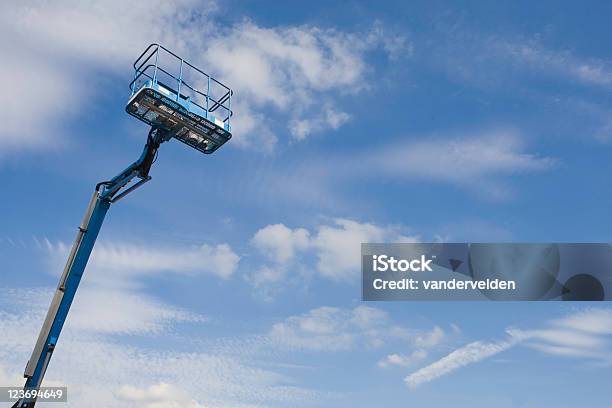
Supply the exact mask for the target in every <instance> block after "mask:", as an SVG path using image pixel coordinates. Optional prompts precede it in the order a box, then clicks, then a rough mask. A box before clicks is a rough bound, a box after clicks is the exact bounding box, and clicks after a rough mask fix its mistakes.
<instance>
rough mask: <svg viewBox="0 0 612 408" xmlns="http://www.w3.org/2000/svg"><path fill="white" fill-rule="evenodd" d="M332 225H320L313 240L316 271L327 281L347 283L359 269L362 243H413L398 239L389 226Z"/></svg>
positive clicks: (343, 222) (344, 221) (395, 230)
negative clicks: (345, 281) (344, 281)
mask: <svg viewBox="0 0 612 408" xmlns="http://www.w3.org/2000/svg"><path fill="white" fill-rule="evenodd" d="M333 221H334V222H333V224H332V225H321V226H320V227H319V228H318V230H317V234H316V235H315V236H314V237H313V241H312V245H313V246H314V247H315V248H316V250H317V258H318V263H317V269H318V271H319V273H320V274H321V275H323V276H325V277H327V278H331V279H335V280H347V279H350V278H352V277H354V276H356V274H357V273H358V272H359V271H360V268H361V243H365V242H416V241H418V238H416V237H406V236H402V235H401V233H400V231H399V229H398V228H397V227H393V226H378V225H375V224H371V223H360V222H357V221H353V220H349V219H343V218H336V219H334V220H333Z"/></svg>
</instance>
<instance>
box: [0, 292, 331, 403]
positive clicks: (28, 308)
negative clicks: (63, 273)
mask: <svg viewBox="0 0 612 408" xmlns="http://www.w3.org/2000/svg"><path fill="white" fill-rule="evenodd" d="M43 292H44V291H43V290H41V289H37V290H34V291H32V290H31V289H12V290H7V289H0V331H2V333H3V336H2V337H0V361H1V362H2V363H1V364H0V385H2V386H15V385H16V384H21V383H22V381H23V379H22V378H20V376H19V375H11V373H20V372H22V369H23V364H24V363H25V361H26V360H27V358H28V357H29V355H30V352H31V350H32V346H33V341H34V340H35V338H36V334H37V331H38V329H39V328H40V324H41V322H42V319H43V317H44V313H45V311H46V306H48V303H47V302H45V300H47V299H46V297H45V296H44V293H43ZM49 293H52V289H51V288H49ZM80 295H84V296H77V302H78V300H79V299H82V298H84V297H86V295H87V296H88V295H91V293H87V294H86V293H80ZM94 300H95V301H100V302H102V305H103V307H109V305H110V307H111V309H112V308H113V307H114V306H113V303H114V302H115V301H117V299H116V298H109V299H100V298H97V299H92V301H94ZM82 306H83V304H77V303H75V305H74V307H73V311H72V313H71V317H70V319H69V320H68V322H67V325H66V327H65V328H64V331H63V333H62V339H61V347H58V349H57V350H56V351H55V352H54V357H53V362H52V364H51V366H50V369H49V371H48V373H47V376H46V379H45V381H46V383H47V384H61V385H67V386H68V388H69V389H70V390H71V396H70V400H69V402H68V406H71V407H72V406H74V407H77V406H87V405H88V404H89V403H91V401H96V404H95V405H96V406H97V407H115V406H126V407H130V408H136V407H146V408H162V407H163V408H166V407H174V406H176V407H179V406H181V407H183V406H187V407H191V408H196V407H198V408H199V407H201V406H205V407H210V408H214V407H235V408H254V407H261V406H285V405H287V404H289V405H292V406H310V405H311V404H312V402H313V401H315V400H316V401H320V400H321V399H322V398H323V399H324V398H325V397H324V396H323V395H320V394H319V393H318V392H317V391H314V390H311V389H308V388H305V387H300V386H298V385H292V384H291V383H292V379H291V378H290V377H288V376H287V375H285V374H282V373H280V372H278V371H275V370H272V369H270V368H262V367H264V366H266V367H269V366H270V364H269V362H261V361H259V360H256V359H254V353H253V352H251V354H250V355H249V356H248V358H246V357H241V356H240V355H239V354H237V353H236V348H235V344H234V343H232V342H231V339H216V340H215V341H214V343H215V344H216V346H217V348H216V349H215V352H214V353H213V352H207V351H202V348H201V347H196V346H194V345H193V341H194V339H193V338H192V336H193V332H192V331H190V332H189V334H186V333H185V332H183V331H182V330H181V324H180V323H181V322H180V321H172V322H171V325H170V324H169V325H168V327H166V328H165V329H164V330H162V331H159V332H156V333H151V331H149V330H144V331H143V330H140V329H141V328H142V327H141V326H139V323H138V322H135V321H132V322H130V328H127V327H120V329H121V330H117V327H116V326H113V325H114V324H115V322H114V321H115V320H116V319H118V318H119V320H121V319H122V318H121V314H122V313H125V312H128V313H129V310H114V309H113V310H111V312H118V313H112V314H111V313H109V314H95V315H88V316H87V318H88V319H89V320H91V321H93V320H95V321H96V322H93V323H91V324H85V325H84V324H81V323H79V321H78V320H79V319H78V318H79V315H81V316H82V315H83V313H86V311H85V310H84V308H83V307H82ZM126 306H129V307H131V306H135V305H134V304H128V305H126ZM146 306H147V305H145V307H146ZM166 306H167V305H166ZM83 317H85V316H83ZM123 324H128V322H127V321H123V322H120V325H123ZM170 328H172V330H168V329H170ZM133 333H138V334H139V335H141V336H146V337H145V338H147V337H148V338H149V339H150V338H151V335H152V334H155V335H156V336H158V337H157V339H159V336H162V338H163V339H164V341H163V344H164V346H163V347H159V346H158V345H157V341H155V342H151V343H147V345H143V343H140V344H139V345H134V343H133V342H128V341H124V339H125V338H124V337H120V336H122V335H125V334H133ZM110 335H112V336H110ZM183 336H184V337H183ZM173 342H178V343H179V344H181V346H180V347H172V346H171V345H172V344H173ZM224 342H227V346H225V347H222V343H224ZM251 347H252V345H251ZM179 349H180V350H179ZM181 350H182V351H181ZM84 356H86V358H87V364H83V358H84ZM194 373H196V374H197V375H194ZM202 378H205V379H206V381H202ZM58 380H61V381H58Z"/></svg>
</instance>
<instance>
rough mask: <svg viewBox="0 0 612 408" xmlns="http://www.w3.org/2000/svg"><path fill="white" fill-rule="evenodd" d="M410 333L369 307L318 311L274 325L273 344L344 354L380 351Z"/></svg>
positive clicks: (383, 312)
mask: <svg viewBox="0 0 612 408" xmlns="http://www.w3.org/2000/svg"><path fill="white" fill-rule="evenodd" d="M411 334H412V331H409V330H407V329H405V328H402V327H400V326H396V325H394V324H393V323H392V322H391V321H390V319H389V316H388V315H387V313H386V312H385V311H383V310H381V309H378V308H373V307H369V306H358V307H356V308H354V309H352V310H351V309H342V308H336V307H319V308H316V309H312V310H310V311H309V312H307V313H304V314H301V315H297V316H291V317H289V318H287V319H286V320H285V321H283V322H280V323H276V324H275V325H274V326H273V327H272V330H271V331H270V333H269V337H270V339H271V340H272V342H273V344H277V345H279V346H281V347H285V348H289V349H298V350H308V351H326V352H332V351H347V350H351V349H355V348H357V347H380V346H382V345H383V344H384V343H385V342H386V341H387V340H389V339H406V338H409V337H410V335H411Z"/></svg>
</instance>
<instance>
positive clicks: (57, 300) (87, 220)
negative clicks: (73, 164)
mask: <svg viewBox="0 0 612 408" xmlns="http://www.w3.org/2000/svg"><path fill="white" fill-rule="evenodd" d="M166 140H167V135H166V133H165V132H164V131H162V130H160V129H156V128H151V131H150V132H149V136H148V138H147V144H146V145H145V147H144V150H143V152H142V155H141V156H140V158H139V159H138V160H137V161H136V162H134V163H133V164H131V165H130V166H129V167H128V168H126V169H125V170H124V171H122V172H121V173H120V174H119V175H117V176H116V177H115V178H113V179H111V180H110V181H104V182H101V183H98V185H97V186H96V190H95V191H94V194H93V196H92V197H91V201H90V202H89V206H88V207H87V212H86V213H85V217H84V218H83V221H82V222H81V225H80V226H79V230H78V232H77V236H76V239H75V241H74V244H73V246H72V249H71V251H70V255H69V256H68V261H67V263H66V266H65V267H64V272H63V273H62V277H61V278H60V281H59V285H58V286H57V289H56V291H55V295H54V296H53V300H52V301H51V305H50V306H49V311H48V312H47V317H46V318H45V322H44V323H43V326H42V328H41V330H40V334H39V335H38V341H37V342H36V345H35V346H34V351H33V352H32V357H30V360H29V361H28V364H27V365H26V368H25V372H24V377H25V378H26V382H25V386H24V391H27V390H30V391H32V390H37V389H38V388H39V387H40V385H41V383H42V380H43V377H44V375H45V372H46V370H47V366H48V365H49V361H50V360H51V355H52V354H53V351H54V350H55V347H56V345H57V341H58V338H59V335H60V333H61V331H62V327H63V326H64V322H65V321H66V317H67V316H68V311H69V310H70V305H71V304H72V300H73V299H74V295H75V294H76V291H77V289H78V287H79V283H80V282H81V277H82V276H83V272H84V271H85V266H86V265H87V261H88V260H89V256H90V255H91V252H92V250H93V247H94V244H95V242H96V238H97V237H98V233H99V232H100V228H101V227H102V223H103V222H104V217H105V216H106V212H107V211H108V209H109V208H110V205H111V204H112V203H114V202H116V201H118V200H119V199H121V198H123V197H125V196H126V195H127V194H129V193H130V192H132V191H134V190H135V189H136V188H138V187H140V186H141V185H143V184H144V183H146V182H147V181H149V180H150V179H151V177H150V176H149V170H150V169H151V165H152V164H153V162H154V161H155V156H156V154H157V149H158V148H159V145H160V144H161V143H163V142H164V141H166ZM136 178H138V179H139V180H138V181H136V182H135V183H134V184H132V185H131V186H129V187H127V186H128V184H130V182H132V181H133V180H134V179H136ZM35 404H36V398H35V397H34V398H22V399H20V400H19V401H17V402H16V403H15V404H14V405H13V407H12V408H33V407H34V405H35Z"/></svg>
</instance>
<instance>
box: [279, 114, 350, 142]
mask: <svg viewBox="0 0 612 408" xmlns="http://www.w3.org/2000/svg"><path fill="white" fill-rule="evenodd" d="M327 109H328V110H327V112H325V113H324V114H323V115H321V116H318V117H311V118H306V119H294V120H293V121H292V122H290V123H289V130H290V132H291V134H292V135H293V137H294V138H295V139H297V140H304V139H305V138H306V137H307V136H309V135H310V134H312V133H319V132H322V131H324V130H326V129H328V128H329V129H332V130H336V129H338V128H340V127H341V126H342V125H343V124H345V123H346V122H348V120H349V119H350V115H349V114H348V113H346V112H338V111H335V110H334V109H333V108H327Z"/></svg>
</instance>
